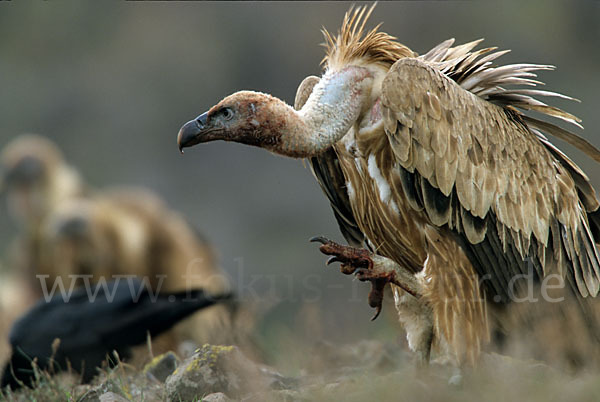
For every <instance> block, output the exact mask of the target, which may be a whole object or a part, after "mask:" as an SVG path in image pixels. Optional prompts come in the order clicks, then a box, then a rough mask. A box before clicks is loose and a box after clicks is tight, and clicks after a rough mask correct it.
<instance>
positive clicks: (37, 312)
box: [1, 278, 232, 389]
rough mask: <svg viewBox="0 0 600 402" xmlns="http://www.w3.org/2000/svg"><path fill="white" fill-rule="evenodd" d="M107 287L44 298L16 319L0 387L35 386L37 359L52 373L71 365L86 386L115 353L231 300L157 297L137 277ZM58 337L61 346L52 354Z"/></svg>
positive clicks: (188, 294)
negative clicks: (9, 356)
mask: <svg viewBox="0 0 600 402" xmlns="http://www.w3.org/2000/svg"><path fill="white" fill-rule="evenodd" d="M104 284H105V285H106V286H101V285H98V286H97V287H95V288H94V287H81V288H79V289H76V290H74V291H73V293H72V294H71V296H70V297H68V298H66V297H65V298H63V295H61V294H58V295H56V296H54V297H52V298H51V299H50V300H49V301H46V300H44V299H42V300H41V301H40V302H38V304H36V305H35V306H34V307H33V308H32V309H31V310H29V312H27V313H26V314H25V315H24V316H22V317H21V318H20V319H19V320H17V322H16V323H15V324H14V325H13V327H12V329H11V332H10V344H11V346H12V356H11V358H10V361H9V362H8V363H7V364H6V365H5V367H4V370H3V376H2V385H1V387H2V388H5V387H6V386H10V387H11V388H12V389H17V388H19V387H20V386H21V385H22V384H26V385H28V386H32V385H33V383H34V375H33V369H32V360H33V359H34V358H37V366H38V367H39V368H40V369H42V370H48V371H50V372H52V370H53V371H54V372H56V371H60V370H64V369H66V368H67V367H68V364H67V362H70V364H71V366H72V368H73V369H74V370H75V371H78V372H79V373H80V374H81V375H82V379H83V381H84V382H88V381H90V380H91V379H92V378H93V377H94V375H95V374H96V373H97V370H96V369H97V367H100V366H101V364H102V362H103V361H105V360H106V358H107V355H108V354H109V353H111V352H112V351H116V352H117V353H118V354H119V356H120V357H123V358H127V357H129V356H130V348H131V347H132V346H135V345H138V344H142V343H143V342H144V341H145V340H146V337H147V334H148V333H149V334H150V335H151V336H157V335H159V334H160V333H162V332H164V331H167V330H168V329H170V328H171V327H172V326H174V325H175V324H177V323H178V322H179V321H180V320H182V319H184V318H186V317H187V316H189V315H190V314H192V313H194V312H195V311H197V310H200V309H202V308H205V307H208V306H211V305H213V304H215V303H218V302H222V301H225V300H229V299H231V298H232V295H231V294H230V293H227V294H219V295H208V294H207V293H206V292H204V291H203V290H201V289H194V290H191V291H181V292H176V293H173V292H169V293H153V292H152V291H149V290H148V288H149V286H146V285H147V284H146V283H144V282H142V281H140V280H138V279H134V278H118V279H116V280H114V281H111V282H108V283H104ZM94 295H95V297H94ZM56 338H58V339H60V346H59V347H58V349H57V350H56V353H54V356H53V348H52V344H53V343H54V340H55V339H56Z"/></svg>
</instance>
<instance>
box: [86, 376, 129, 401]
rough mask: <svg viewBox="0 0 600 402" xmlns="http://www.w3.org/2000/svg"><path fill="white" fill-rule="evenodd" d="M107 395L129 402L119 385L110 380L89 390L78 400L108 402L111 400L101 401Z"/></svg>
mask: <svg viewBox="0 0 600 402" xmlns="http://www.w3.org/2000/svg"><path fill="white" fill-rule="evenodd" d="M106 394H113V395H116V396H120V397H121V398H122V399H124V400H126V401H127V399H126V398H125V395H124V393H123V391H122V390H121V388H120V387H119V385H118V384H116V383H115V382H114V381H113V380H108V381H106V382H103V383H102V384H100V385H98V386H96V387H94V388H92V389H90V390H88V391H87V392H86V393H85V394H83V395H82V396H81V397H80V398H79V399H78V400H77V402H108V401H110V399H106V400H102V399H101V398H102V397H103V396H104V395H106ZM115 401H119V399H116V400H115Z"/></svg>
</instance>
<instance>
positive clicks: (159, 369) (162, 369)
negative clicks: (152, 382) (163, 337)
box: [144, 352, 179, 382]
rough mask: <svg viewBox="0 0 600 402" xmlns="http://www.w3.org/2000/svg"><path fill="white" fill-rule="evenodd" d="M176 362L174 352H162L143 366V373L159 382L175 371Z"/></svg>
mask: <svg viewBox="0 0 600 402" xmlns="http://www.w3.org/2000/svg"><path fill="white" fill-rule="evenodd" d="M178 363H179V361H178V359H177V356H175V353H173V352H167V353H163V354H162V355H159V356H156V357H155V358H154V359H152V361H151V362H150V363H148V364H146V365H145V366H144V374H146V375H147V376H150V377H151V378H152V377H153V378H156V379H157V380H158V381H160V382H165V380H166V379H167V377H168V376H170V375H171V374H172V373H173V371H175V369H176V368H177V364H178Z"/></svg>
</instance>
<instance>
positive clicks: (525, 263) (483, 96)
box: [178, 8, 600, 364]
mask: <svg viewBox="0 0 600 402" xmlns="http://www.w3.org/2000/svg"><path fill="white" fill-rule="evenodd" d="M371 11H372V8H371V9H369V10H367V9H366V8H357V9H355V10H353V11H352V10H350V11H349V12H348V13H347V14H346V16H345V18H344V21H343V24H342V27H341V30H340V32H339V33H338V35H337V36H333V35H331V34H329V33H328V32H327V31H325V37H326V42H327V43H326V47H327V50H326V55H325V58H324V60H323V64H324V66H325V71H324V73H323V75H322V76H321V77H320V78H317V77H309V78H307V79H306V80H305V81H304V82H303V83H302V84H301V86H300V88H299V89H298V94H297V97H296V107H297V109H298V110H294V109H293V108H292V107H290V106H289V105H287V104H286V103H284V102H283V101H281V100H279V99H277V98H274V97H272V96H270V95H267V94H264V93H258V92H251V91H241V92H237V93H234V94H233V95H230V96H227V97H226V98H225V99H223V100H222V101H220V102H219V103H217V104H216V105H215V106H213V107H212V108H210V110H208V111H207V112H205V113H203V114H201V115H200V116H198V117H197V118H196V119H194V120H191V121H190V122H188V123H186V124H185V125H184V126H183V127H182V128H181V130H180V131H179V134H178V145H179V148H180V149H183V148H185V147H190V146H193V145H195V144H199V143H204V142H208V141H214V140H225V141H235V142H239V143H243V144H248V145H254V146H258V147H261V148H265V149H267V150H269V151H271V152H273V153H276V154H279V155H283V156H288V157H292V158H309V159H310V164H311V166H312V170H313V173H314V175H315V176H316V178H317V180H318V181H319V183H320V184H321V186H322V188H323V191H324V192H325V194H326V195H327V197H328V199H329V201H330V202H331V205H332V207H333V210H334V213H335V217H336V218H337V221H338V223H339V226H340V228H341V230H342V233H343V234H344V236H345V238H346V239H347V241H348V242H349V243H350V244H351V245H352V246H354V247H347V246H341V245H339V244H336V243H333V242H331V241H328V240H327V239H324V238H315V239H314V240H316V241H320V242H322V243H323V244H322V245H321V246H320V247H321V251H323V252H324V253H326V254H329V255H332V256H333V261H340V262H342V271H343V272H344V273H347V274H351V273H353V274H355V275H357V276H358V278H359V279H361V280H366V281H371V282H372V286H373V290H372V292H371V294H370V300H369V301H370V304H371V305H372V306H373V307H377V308H378V309H379V308H380V306H381V298H382V294H383V293H382V291H383V287H384V286H385V285H386V284H387V283H390V284H391V288H392V290H393V295H394V299H395V304H396V307H397V309H398V313H399V318H400V321H401V322H402V323H403V324H404V327H405V329H406V331H407V337H408V342H409V346H410V348H411V349H412V350H414V351H416V352H417V356H418V358H419V361H422V362H427V361H429V358H430V350H431V348H432V345H434V346H435V349H436V350H438V351H440V352H441V353H444V354H446V355H447V356H448V357H450V358H451V359H452V361H454V362H456V363H457V364H463V363H465V362H474V361H475V360H476V359H477V356H478V354H479V353H480V349H481V346H482V345H483V344H484V343H485V342H486V341H487V340H488V339H489V337H490V327H489V325H488V321H489V320H488V317H489V315H488V310H489V309H490V308H494V307H493V306H494V305H503V304H507V303H509V302H511V300H513V299H515V298H516V297H517V295H519V294H520V293H519V291H520V289H519V288H518V286H513V285H514V282H513V281H511V280H512V278H515V277H516V276H517V275H522V274H524V273H527V272H528V267H531V268H532V270H533V274H534V276H535V278H534V279H535V281H536V282H537V283H539V282H541V281H543V279H545V278H546V277H548V276H549V275H551V274H557V275H558V276H559V278H564V281H565V282H566V289H570V290H567V291H566V292H565V293H569V292H572V293H573V294H575V295H576V298H577V300H578V301H581V302H582V306H583V307H582V309H583V310H586V308H585V303H583V301H584V298H587V297H588V296H590V297H594V296H596V294H597V293H598V288H599V284H600V267H599V254H598V250H597V248H596V241H597V240H598V239H599V238H600V226H599V224H600V220H599V219H598V213H597V210H598V206H599V203H598V200H597V198H596V194H595V191H594V189H593V188H592V186H591V185H590V183H589V179H588V177H587V176H586V174H585V173H584V172H583V171H582V170H581V169H580V168H579V167H578V166H577V165H575V163H573V162H572V161H571V160H570V159H569V158H568V157H567V156H566V155H565V154H563V153H562V152H561V151H560V150H559V149H557V148H556V147H555V146H554V145H552V144H551V143H550V141H549V140H548V139H547V137H546V136H545V135H548V134H549V135H552V136H554V137H557V138H560V139H564V140H566V141H568V142H570V143H572V144H573V145H575V146H577V147H578V148H580V149H582V150H583V151H585V152H587V153H588V154H589V155H591V156H592V157H593V158H594V159H595V160H600V158H599V155H600V153H599V152H598V151H597V150H596V149H595V148H593V147H592V146H591V145H590V144H589V143H587V142H586V141H585V140H583V139H581V138H579V137H577V136H575V135H574V134H572V133H570V132H567V131H566V130H564V129H562V128H560V127H559V126H557V125H555V124H552V123H548V122H546V121H543V120H539V119H538V118H537V117H531V116H530V115H529V114H524V113H523V112H522V111H523V110H524V111H533V112H538V113H540V114H542V115H545V116H551V117H555V118H558V119H561V120H563V121H566V122H568V123H571V124H573V125H575V126H579V120H578V119H577V118H576V117H575V116H573V115H571V114H569V113H567V112H564V111H562V110H560V109H558V108H555V107H552V106H549V105H547V104H545V103H543V102H542V101H540V100H538V99H537V97H544V96H548V97H562V98H565V96H563V95H559V94H556V93H554V92H548V91H542V90H538V89H534V87H535V86H536V84H539V82H538V81H536V80H535V79H534V78H535V77H536V75H535V74H534V71H537V70H550V69H552V68H553V67H551V66H547V65H537V64H512V65H504V66H497V65H495V64H494V62H495V60H496V59H497V58H498V57H500V56H502V55H503V54H504V53H506V51H497V50H496V48H484V49H480V50H474V49H475V48H476V46H477V45H478V44H479V43H480V42H481V41H479V40H478V41H474V42H470V43H466V44H463V45H460V46H453V43H454V40H453V39H450V40H447V41H445V42H442V43H441V44H439V45H438V46H436V47H434V48H433V49H431V50H430V51H429V52H427V53H425V54H423V55H420V56H419V55H417V53H415V52H414V51H412V50H411V49H409V48H408V47H406V46H404V45H402V44H400V43H399V42H397V41H396V39H395V38H394V37H392V36H390V35H388V34H386V33H384V32H381V31H379V30H378V28H379V26H378V27H376V28H374V29H372V30H370V31H366V30H365V22H366V20H367V19H368V17H369V15H370V13H371ZM362 244H365V245H366V248H360V247H361V245H362ZM586 302H587V301H586ZM590 325H591V324H590ZM537 341H538V342H543V340H541V339H540V340H537Z"/></svg>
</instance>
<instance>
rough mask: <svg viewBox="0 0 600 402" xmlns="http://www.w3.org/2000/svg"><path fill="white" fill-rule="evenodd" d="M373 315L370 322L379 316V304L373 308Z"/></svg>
mask: <svg viewBox="0 0 600 402" xmlns="http://www.w3.org/2000/svg"><path fill="white" fill-rule="evenodd" d="M375 309H376V310H375V315H374V316H373V317H371V321H375V320H376V319H377V317H379V314H380V313H381V304H380V305H379V306H377V307H375Z"/></svg>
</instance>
